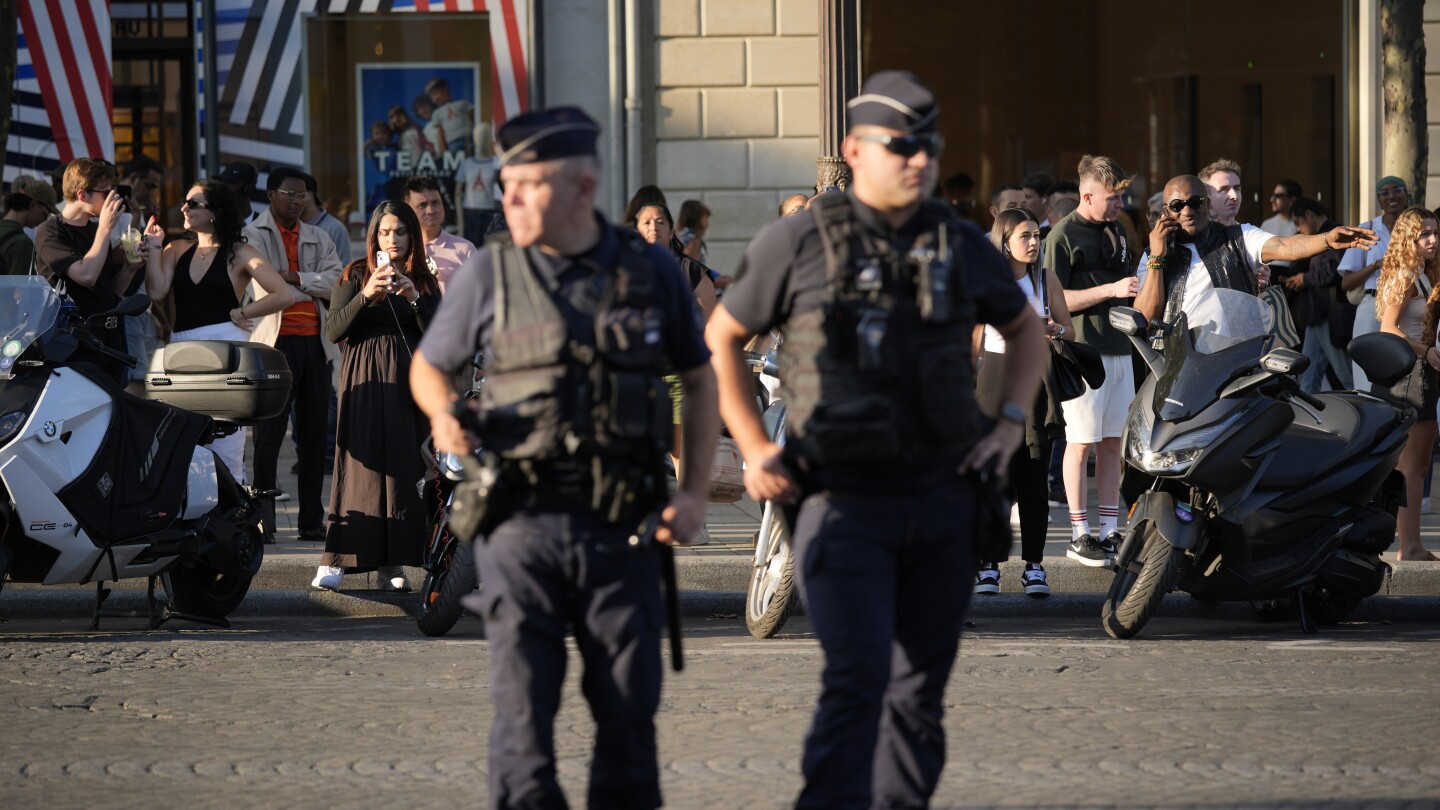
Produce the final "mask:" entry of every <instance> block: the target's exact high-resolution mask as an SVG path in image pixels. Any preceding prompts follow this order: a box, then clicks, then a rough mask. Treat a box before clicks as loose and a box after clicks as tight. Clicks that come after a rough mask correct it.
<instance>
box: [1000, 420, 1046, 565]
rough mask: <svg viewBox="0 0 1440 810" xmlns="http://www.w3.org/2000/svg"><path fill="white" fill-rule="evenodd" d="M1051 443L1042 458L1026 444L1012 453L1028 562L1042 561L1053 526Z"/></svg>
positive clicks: (1015, 494)
mask: <svg viewBox="0 0 1440 810" xmlns="http://www.w3.org/2000/svg"><path fill="white" fill-rule="evenodd" d="M1032 418H1033V417H1032ZM1050 444H1051V443H1050V442H1045V443H1044V444H1043V445H1041V446H1040V453H1039V455H1040V457H1039V458H1035V457H1034V454H1033V453H1032V451H1031V449H1030V447H1028V446H1027V445H1023V444H1022V445H1020V447H1019V449H1017V450H1016V451H1015V455H1013V456H1011V457H1010V496H1011V497H1012V498H1014V499H1015V501H1016V503H1018V504H1019V505H1020V556H1021V557H1023V558H1024V559H1025V562H1031V563H1039V562H1040V561H1041V560H1043V559H1044V557H1045V534H1046V532H1048V531H1049V530H1050V527H1049V523H1050V481H1049V470H1050ZM991 562H994V563H999V562H1002V560H991Z"/></svg>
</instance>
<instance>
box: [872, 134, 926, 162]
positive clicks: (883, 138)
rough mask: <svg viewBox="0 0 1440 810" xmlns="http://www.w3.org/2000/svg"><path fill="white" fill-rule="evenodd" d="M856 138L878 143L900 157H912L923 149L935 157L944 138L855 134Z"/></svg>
mask: <svg viewBox="0 0 1440 810" xmlns="http://www.w3.org/2000/svg"><path fill="white" fill-rule="evenodd" d="M855 138H856V140H861V141H868V142H870V143H878V144H880V145H881V146H883V147H885V149H886V151H888V152H890V153H891V154H895V155H899V156H900V157H905V158H908V157H914V156H915V155H917V154H919V153H920V151H921V150H924V152H925V154H927V155H929V156H930V157H935V156H936V155H938V154H940V152H941V150H943V149H944V148H945V139H944V138H943V137H941V136H939V135H857V136H855Z"/></svg>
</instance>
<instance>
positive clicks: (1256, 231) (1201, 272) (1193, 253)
mask: <svg viewBox="0 0 1440 810" xmlns="http://www.w3.org/2000/svg"><path fill="white" fill-rule="evenodd" d="M1240 236H1241V238H1242V239H1243V240H1244V241H1245V255H1246V256H1247V257H1249V259H1250V269H1251V270H1258V268H1259V267H1260V265H1261V261H1260V254H1261V252H1262V251H1263V250H1264V248H1265V243H1266V242H1269V241H1270V240H1271V239H1274V238H1275V234H1273V233H1270V232H1269V231H1265V230H1262V229H1260V228H1257V227H1255V226H1254V225H1241V226H1240ZM1182 247H1184V248H1185V249H1186V250H1189V251H1190V272H1189V273H1188V274H1186V276H1185V300H1184V301H1183V302H1181V304H1180V311H1181V312H1184V313H1185V314H1186V315H1190V316H1194V314H1195V313H1194V311H1193V310H1191V309H1190V303H1191V302H1192V301H1197V300H1200V299H1201V298H1202V297H1208V296H1205V293H1207V292H1210V291H1212V290H1214V289H1215V285H1214V283H1213V282H1211V281H1210V271H1209V270H1206V269H1205V262H1204V261H1203V260H1202V259H1201V258H1200V251H1198V250H1196V249H1195V246H1194V245H1190V244H1186V245H1182ZM1149 260H1150V251H1148V250H1147V251H1145V252H1144V253H1142V254H1140V268H1139V271H1138V275H1139V276H1140V284H1141V286H1144V284H1145V271H1146V269H1147V268H1146V267H1145V263H1146V262H1147V261H1149ZM1161 295H1162V300H1163V298H1164V297H1165V295H1164V292H1163V291H1162V293H1161Z"/></svg>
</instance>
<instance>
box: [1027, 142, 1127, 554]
mask: <svg viewBox="0 0 1440 810" xmlns="http://www.w3.org/2000/svg"><path fill="white" fill-rule="evenodd" d="M1078 169H1079V174H1080V205H1079V207H1078V208H1076V209H1075V211H1074V212H1073V213H1071V214H1070V215H1068V216H1066V217H1065V218H1064V219H1062V220H1060V221H1059V222H1057V223H1055V225H1054V227H1053V228H1052V229H1051V230H1050V234H1049V236H1047V237H1046V238H1045V250H1044V264H1045V268H1046V269H1047V270H1048V271H1050V273H1051V274H1052V275H1053V276H1054V278H1055V279H1056V280H1057V281H1059V282H1060V284H1061V285H1062V286H1064V288H1065V304H1066V306H1068V307H1069V308H1070V315H1071V317H1072V318H1073V320H1074V322H1075V340H1076V341H1078V342H1080V343H1084V344H1086V345H1088V346H1092V347H1094V348H1095V349H1096V350H1097V351H1099V352H1100V354H1101V357H1102V360H1103V362H1104V364H1105V383H1104V385H1101V386H1100V387H1099V388H1096V389H1086V391H1085V393H1084V394H1082V395H1080V396H1079V397H1077V398H1076V399H1073V400H1070V401H1069V402H1066V403H1063V405H1062V408H1063V410H1064V413H1065V441H1066V443H1067V446H1066V448H1065V459H1064V463H1063V466H1062V470H1063V473H1064V479H1065V499H1066V501H1067V502H1068V504H1069V508H1070V529H1071V536H1072V540H1071V543H1070V546H1069V548H1068V549H1067V550H1066V556H1067V557H1069V558H1071V559H1073V560H1076V561H1078V562H1080V563H1082V564H1084V565H1089V566H1095V567H1109V566H1110V565H1112V564H1113V562H1114V559H1115V545H1116V543H1117V541H1118V540H1119V537H1120V535H1119V526H1118V524H1119V511H1120V507H1119V501H1120V497H1119V496H1120V464H1121V457H1120V453H1121V446H1120V437H1121V434H1122V433H1123V432H1124V430H1125V418H1126V415H1127V413H1128V412H1129V409H1130V402H1131V400H1133V399H1134V398H1135V372H1134V369H1133V367H1132V366H1131V363H1130V341H1129V338H1127V337H1125V335H1123V334H1121V333H1120V332H1118V331H1116V330H1115V329H1113V328H1112V327H1111V326H1110V320H1109V318H1110V309H1111V307H1113V306H1115V305H1116V304H1117V303H1120V304H1128V303H1129V300H1130V299H1131V298H1133V297H1134V296H1135V294H1136V292H1138V288H1139V282H1138V281H1137V279H1136V278H1135V275H1134V272H1133V270H1132V267H1131V264H1132V263H1131V261H1130V250H1129V247H1128V245H1127V244H1126V241H1125V232H1124V230H1123V229H1121V227H1120V226H1119V225H1118V224H1117V223H1116V221H1115V220H1116V218H1117V217H1118V216H1119V215H1120V208H1121V205H1122V199H1121V198H1122V197H1123V195H1124V191H1125V189H1126V188H1127V187H1128V186H1129V185H1130V180H1129V179H1128V178H1127V177H1126V176H1125V171H1124V170H1123V169H1121V168H1120V166H1119V164H1117V163H1116V162H1115V161H1114V160H1111V159H1110V158H1108V157H1101V156H1092V155H1085V156H1084V157H1082V158H1081V159H1080V165H1079V166H1078ZM1092 447H1093V448H1095V488H1096V493H1097V497H1098V499H1099V501H1100V503H1099V513H1100V514H1099V518H1100V520H1099V524H1100V527H1099V530H1098V531H1097V532H1091V530H1090V516H1089V511H1088V508H1087V505H1086V500H1087V497H1088V487H1087V481H1086V474H1085V462H1086V459H1087V458H1088V457H1089V455H1090V449H1091V448H1092ZM1097 538H1098V539H1097Z"/></svg>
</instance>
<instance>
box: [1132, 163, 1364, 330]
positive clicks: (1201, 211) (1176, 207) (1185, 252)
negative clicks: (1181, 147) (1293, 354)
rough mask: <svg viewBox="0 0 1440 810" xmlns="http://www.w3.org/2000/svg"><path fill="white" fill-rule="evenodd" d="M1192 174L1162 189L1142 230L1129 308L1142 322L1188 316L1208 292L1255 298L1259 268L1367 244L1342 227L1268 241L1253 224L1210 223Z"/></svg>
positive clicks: (1356, 231) (1204, 193)
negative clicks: (1146, 244)
mask: <svg viewBox="0 0 1440 810" xmlns="http://www.w3.org/2000/svg"><path fill="white" fill-rule="evenodd" d="M1208 192H1209V190H1208V189H1207V188H1206V186H1205V184H1204V183H1203V182H1201V180H1200V178H1198V177H1195V176H1194V175H1188V174H1186V175H1181V176H1179V177H1175V178H1172V179H1171V180H1170V182H1168V183H1166V184H1165V192H1164V194H1165V208H1164V209H1163V210H1162V212H1161V217H1160V219H1159V221H1157V222H1156V223H1155V227H1154V228H1152V229H1151V231H1150V249H1149V250H1148V251H1147V252H1146V253H1145V254H1144V255H1142V256H1141V257H1140V264H1141V266H1142V267H1144V268H1145V271H1146V272H1145V280H1144V282H1143V283H1142V284H1141V286H1140V294H1139V295H1138V296H1136V298H1135V308H1136V309H1138V310H1140V313H1141V314H1142V315H1144V316H1145V317H1146V318H1147V319H1149V320H1152V321H1153V320H1155V319H1156V318H1159V317H1161V315H1162V314H1165V315H1166V316H1167V317H1169V318H1173V317H1174V315H1173V314H1171V313H1178V312H1183V313H1185V314H1187V315H1191V316H1193V315H1194V313H1195V311H1196V310H1195V307H1196V306H1198V305H1199V303H1198V302H1202V301H1203V299H1204V297H1205V293H1206V292H1208V291H1210V290H1214V289H1230V290H1241V291H1243V292H1248V293H1252V294H1254V293H1257V292H1259V289H1260V285H1261V276H1260V272H1259V270H1260V267H1261V265H1263V264H1264V263H1266V262H1273V261H1289V262H1296V261H1300V260H1301V259H1308V258H1310V257H1311V256H1316V255H1319V254H1321V253H1323V252H1325V251H1326V250H1331V249H1344V248H1351V247H1354V248H1358V249H1361V250H1368V249H1370V247H1371V246H1372V245H1374V244H1375V233H1374V232H1373V231H1371V230H1369V229H1366V228H1356V227H1353V226H1349V225H1342V226H1339V227H1336V228H1333V229H1331V230H1329V231H1327V232H1325V233H1319V234H1313V235H1307V234H1295V235H1293V236H1276V235H1275V234H1272V233H1267V232H1265V231H1263V230H1261V229H1259V228H1256V227H1255V226H1253V225H1229V226H1226V225H1221V224H1220V223H1218V222H1214V221H1212V220H1211V218H1210V201H1211V199H1212V198H1211V196H1210V194H1209V193H1208Z"/></svg>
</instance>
